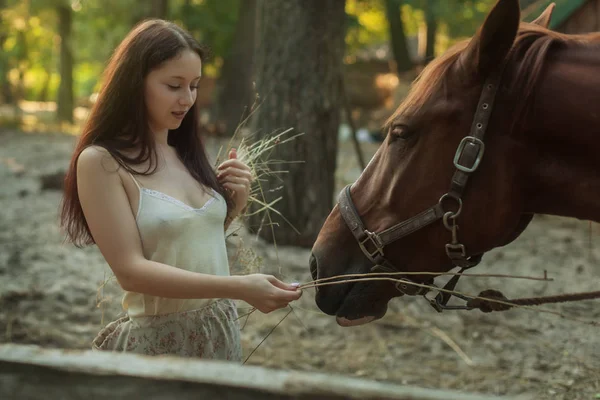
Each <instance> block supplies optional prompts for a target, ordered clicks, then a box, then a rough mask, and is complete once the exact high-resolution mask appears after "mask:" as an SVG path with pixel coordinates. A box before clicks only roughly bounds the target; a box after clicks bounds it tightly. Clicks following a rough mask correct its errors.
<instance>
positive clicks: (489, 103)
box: [338, 63, 505, 312]
mask: <svg viewBox="0 0 600 400" xmlns="http://www.w3.org/2000/svg"><path fill="white" fill-rule="evenodd" d="M504 66H505V63H503V64H502V65H501V67H500V68H498V69H497V70H496V71H495V72H494V73H492V75H491V76H489V77H488V78H487V80H486V82H485V84H484V85H483V89H482V92H481V96H480V98H479V103H478V104H477V110H476V111H475V116H474V117H473V123H472V125H471V131H470V134H469V135H468V136H465V137H464V138H463V139H462V140H461V142H460V144H459V145H458V148H457V150H456V154H455V156H454V167H455V168H456V171H455V172H454V176H453V177H452V181H451V184H450V189H449V191H448V192H447V193H446V194H444V195H442V196H441V197H440V199H439V200H438V202H437V204H435V205H434V206H432V207H430V208H428V209H427V210H425V211H423V212H421V213H420V214H418V215H415V216H414V217H412V218H409V219H407V220H405V221H403V222H400V223H398V224H396V225H394V226H392V227H390V228H387V229H385V230H384V231H381V232H371V231H369V230H368V229H366V228H365V226H364V224H363V222H362V220H361V218H360V215H359V214H358V211H357V210H356V207H355V206H354V203H353V202H352V197H351V195H350V186H351V185H348V186H346V187H345V188H344V190H342V192H341V193H340V195H339V199H338V203H339V209H340V213H341V214H342V217H343V218H344V221H345V222H346V224H347V225H348V227H349V228H350V231H351V232H352V235H354V237H355V238H356V240H357V241H358V245H359V246H360V249H361V250H362V252H363V253H364V255H365V256H366V257H367V258H368V259H369V260H370V261H371V262H372V263H373V264H374V266H373V268H372V269H371V271H378V270H379V271H383V272H396V271H398V269H397V268H395V267H394V265H393V264H392V263H391V262H389V261H388V260H387V259H386V258H385V253H384V248H385V247H386V246H387V245H389V244H390V243H393V242H395V241H397V240H399V239H401V238H403V237H405V236H407V235H410V234H411V233H413V232H416V231H418V230H420V229H422V228H424V227H426V226H428V225H430V224H432V223H434V222H436V221H439V220H440V219H441V220H442V222H443V224H444V227H446V229H448V230H449V231H450V233H451V241H450V243H448V244H446V254H447V255H448V257H449V258H450V260H451V261H452V264H453V265H454V266H455V267H459V268H460V270H459V274H458V275H455V276H454V277H452V279H450V280H449V281H448V283H447V284H446V285H445V286H444V289H446V290H453V289H454V287H455V286H456V283H457V282H458V279H459V278H460V274H461V273H462V272H464V271H465V270H466V269H469V268H472V267H474V266H476V265H477V264H479V262H480V261H481V257H482V255H481V254H477V255H471V256H468V255H467V249H466V247H465V246H464V245H463V244H462V243H460V241H459V239H458V224H457V223H456V219H457V218H458V216H459V215H460V214H461V212H462V206H463V204H462V196H463V193H464V190H465V188H466V186H467V182H468V180H469V177H470V176H471V174H472V173H474V172H475V171H476V170H477V168H478V167H479V165H480V163H481V160H482V158H483V153H484V150H485V144H484V142H483V139H484V136H485V133H486V130H487V128H488V123H489V120H490V116H491V114H492V109H493V106H494V100H495V98H496V94H497V92H498V89H499V86H500V82H501V79H502V73H503V71H504ZM449 203H454V206H455V207H454V209H453V210H452V209H450V207H448V205H449ZM411 283H413V284H414V283H417V284H420V283H418V282H415V281H413V280H411V279H409V278H408V277H406V276H402V277H401V281H399V282H397V283H396V289H398V290H399V291H400V292H401V293H402V294H405V295H409V296H416V295H423V296H424V295H426V294H427V293H428V292H429V289H428V288H425V287H421V286H416V285H413V284H411ZM431 283H433V282H431ZM451 296H452V295H451V294H449V293H447V292H438V294H437V296H436V297H435V298H434V299H431V300H429V302H430V304H431V305H432V306H433V307H434V308H435V309H436V310H437V311H438V312H441V311H442V310H444V309H470V307H468V306H448V305H447V303H448V301H449V300H450V297H451ZM455 296H457V297H460V298H462V299H463V300H471V298H469V297H465V296H460V295H455Z"/></svg>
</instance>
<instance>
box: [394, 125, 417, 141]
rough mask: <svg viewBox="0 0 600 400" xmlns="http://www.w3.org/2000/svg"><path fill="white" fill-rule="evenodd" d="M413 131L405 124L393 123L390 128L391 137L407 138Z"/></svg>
mask: <svg viewBox="0 0 600 400" xmlns="http://www.w3.org/2000/svg"><path fill="white" fill-rule="evenodd" d="M413 134H414V132H413V131H412V130H410V129H409V128H408V126H407V125H403V124H394V125H392V127H391V129H390V135H391V139H392V140H394V139H408V138H410V137H411V136H412V135H413Z"/></svg>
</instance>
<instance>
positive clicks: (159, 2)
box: [150, 0, 169, 19]
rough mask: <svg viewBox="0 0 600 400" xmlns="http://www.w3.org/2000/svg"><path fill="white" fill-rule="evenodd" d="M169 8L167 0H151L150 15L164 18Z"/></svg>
mask: <svg viewBox="0 0 600 400" xmlns="http://www.w3.org/2000/svg"><path fill="white" fill-rule="evenodd" d="M168 10H169V1H168V0H152V9H151V14H150V17H152V18H161V19H166V18H167V14H168Z"/></svg>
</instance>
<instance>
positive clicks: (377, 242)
mask: <svg viewBox="0 0 600 400" xmlns="http://www.w3.org/2000/svg"><path fill="white" fill-rule="evenodd" d="M363 233H364V234H365V235H366V236H365V238H364V239H358V245H359V246H360V248H361V250H362V251H363V253H364V254H365V255H366V256H367V257H369V259H370V260H371V261H374V260H375V257H376V256H377V255H380V256H381V257H383V243H382V242H381V239H380V238H379V235H377V234H376V233H375V232H370V231H368V230H366V229H365V230H364V231H363ZM368 242H370V243H371V244H372V245H373V246H374V247H375V248H374V249H373V250H369V249H367V243H368Z"/></svg>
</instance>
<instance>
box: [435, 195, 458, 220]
mask: <svg viewBox="0 0 600 400" xmlns="http://www.w3.org/2000/svg"><path fill="white" fill-rule="evenodd" d="M446 199H452V200H454V201H455V202H456V204H458V210H456V211H444V218H446V217H445V215H446V214H448V213H452V214H453V215H452V216H451V217H447V218H452V219H454V218H458V216H459V215H460V213H461V212H462V199H461V198H460V197H456V196H454V195H451V194H450V193H446V194H445V195H443V196H442V197H440V200H439V201H438V203H439V204H440V205H441V206H442V210H443V209H444V207H443V204H442V203H443V202H444V200H446Z"/></svg>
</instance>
